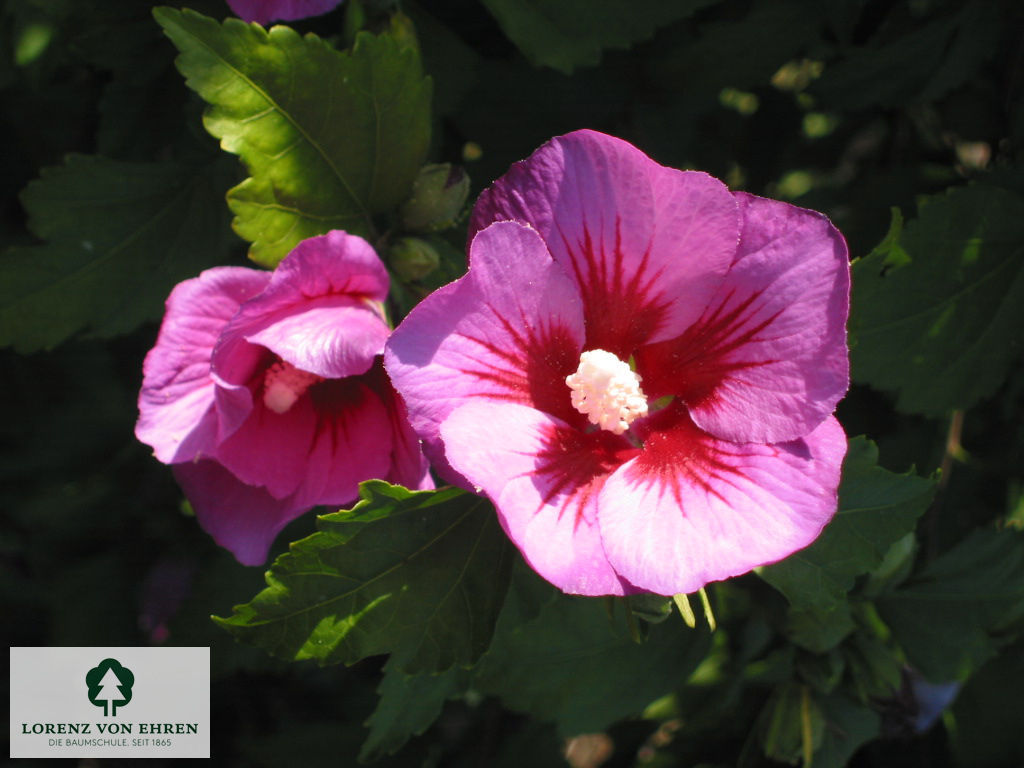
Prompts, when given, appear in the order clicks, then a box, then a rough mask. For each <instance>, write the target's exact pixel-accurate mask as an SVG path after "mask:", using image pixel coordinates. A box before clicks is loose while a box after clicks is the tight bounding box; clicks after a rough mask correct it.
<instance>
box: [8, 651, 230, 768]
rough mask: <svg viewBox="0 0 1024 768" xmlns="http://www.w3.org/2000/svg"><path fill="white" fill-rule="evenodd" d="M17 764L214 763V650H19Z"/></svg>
mask: <svg viewBox="0 0 1024 768" xmlns="http://www.w3.org/2000/svg"><path fill="white" fill-rule="evenodd" d="M10 681H11V708H10V713H11V715H10V716H11V730H10V733H11V742H10V743H11V749H10V756H11V757H12V758H13V757H22V758H33V757H49V758H54V757H65V758H67V757H73V758H79V757H131V758H136V759H138V758H149V757H179V758H190V757H194V758H208V757H209V756H210V649H209V648H208V647H207V648H175V647H152V648H150V647H146V648H135V647H60V648H28V647H12V648H11V678H10Z"/></svg>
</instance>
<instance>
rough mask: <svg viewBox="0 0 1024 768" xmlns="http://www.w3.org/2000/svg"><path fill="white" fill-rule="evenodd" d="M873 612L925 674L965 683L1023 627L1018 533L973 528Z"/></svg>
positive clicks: (1023, 552) (1023, 561) (1023, 538)
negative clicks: (962, 539)
mask: <svg viewBox="0 0 1024 768" xmlns="http://www.w3.org/2000/svg"><path fill="white" fill-rule="evenodd" d="M878 612H879V614H881V616H882V618H883V619H884V620H885V622H886V623H887V624H888V625H889V626H890V628H891V629H892V633H893V636H894V637H895V639H896V640H897V642H899V644H900V645H901V646H902V647H903V649H904V651H906V654H907V658H908V659H909V660H910V662H911V663H912V664H913V665H914V666H915V667H917V668H918V669H919V670H920V671H921V673H922V674H923V675H924V676H925V677H927V678H928V679H929V680H931V681H932V682H935V683H943V682H948V681H950V680H961V679H963V678H964V677H965V676H966V675H967V674H968V673H969V672H970V671H971V670H972V669H974V668H976V667H977V666H978V665H980V664H981V663H982V662H984V661H986V660H987V659H988V658H989V657H991V656H992V655H993V654H994V653H995V652H996V650H997V648H998V647H999V645H1000V643H1001V642H1005V641H1006V639H1012V637H1013V635H1014V634H1015V633H1019V631H1020V630H1021V629H1022V628H1024V534H1022V533H1019V532H1016V531H1012V530H1005V531H996V530H981V531H976V532H975V533H974V534H972V535H971V536H970V537H969V538H967V539H966V540H965V541H963V542H962V543H961V544H959V545H958V546H956V547H954V548H953V549H951V550H950V551H949V552H946V553H945V554H944V555H942V556H941V557H940V558H938V559H937V560H935V561H934V562H932V563H929V565H928V566H927V567H926V568H925V569H924V570H922V571H921V573H919V574H918V575H917V576H916V577H914V578H913V579H912V580H911V581H908V582H907V583H906V584H905V585H904V586H903V587H902V588H901V589H899V590H897V591H895V592H893V593H891V594H889V595H885V596H883V597H881V598H880V599H879V601H878ZM1003 636H1005V637H1003Z"/></svg>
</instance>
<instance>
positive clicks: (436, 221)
mask: <svg viewBox="0 0 1024 768" xmlns="http://www.w3.org/2000/svg"><path fill="white" fill-rule="evenodd" d="M468 194H469V176H467V175H466V172H465V171H463V170H462V168H461V167H459V166H457V165H451V164H450V163H442V164H440V165H424V166H423V167H422V168H420V175H419V176H417V177H416V181H415V182H413V185H412V195H410V197H409V199H408V200H406V201H405V202H404V203H402V206H401V207H400V208H399V209H398V215H399V217H400V219H401V222H402V226H403V227H404V228H405V229H406V230H408V231H409V232H439V231H440V230H442V229H446V228H448V227H450V226H452V224H454V223H455V219H456V218H457V217H458V215H459V212H460V211H462V206H463V205H465V203H466V196H467V195H468Z"/></svg>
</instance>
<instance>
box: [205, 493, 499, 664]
mask: <svg viewBox="0 0 1024 768" xmlns="http://www.w3.org/2000/svg"><path fill="white" fill-rule="evenodd" d="M360 495H361V497H362V499H361V501H360V502H359V503H358V504H356V505H355V506H354V507H353V508H352V509H351V510H350V511H347V512H344V511H343V512H336V513H333V514H330V515H324V516H322V517H320V518H319V526H320V528H321V530H320V531H319V532H317V533H315V534H313V535H312V536H309V537H307V538H305V539H302V540H301V541H297V542H294V543H293V544H292V545H291V547H290V551H289V552H288V553H286V554H284V555H282V556H281V557H279V558H278V559H277V560H276V561H275V562H274V564H273V566H271V568H270V570H269V571H268V572H267V585H268V586H267V588H266V589H264V590H263V591H262V592H260V593H259V594H258V595H256V597H255V598H253V599H252V600H251V601H250V602H249V603H246V604H244V605H239V606H236V607H235V612H234V614H233V615H232V616H231V617H229V618H226V619H216V620H217V621H218V623H220V624H221V626H223V627H224V628H225V629H227V630H229V631H230V632H231V633H232V634H233V635H235V637H236V638H237V639H239V640H243V641H245V642H248V643H251V644H253V645H257V646H259V647H261V648H263V649H265V650H267V651H269V652H270V653H272V654H273V655H275V656H278V657H281V658H284V659H296V660H298V659H316V661H317V662H319V663H320V664H332V663H337V662H342V663H345V664H353V663H355V662H356V661H359V660H360V659H363V658H365V657H367V656H372V655H375V654H383V653H394V654H395V658H394V659H393V662H394V664H395V665H396V668H397V669H400V670H401V671H403V672H407V673H413V672H434V671H440V670H444V669H447V668H449V667H451V666H452V665H453V664H472V663H473V662H474V661H476V660H477V658H478V657H479V656H480V654H482V653H483V652H484V650H485V649H486V648H487V646H488V644H489V643H490V640H491V635H492V632H493V631H494V624H495V621H496V620H497V617H498V612H499V611H500V609H501V605H502V602H503V601H504V597H505V592H506V590H507V586H508V579H509V573H510V569H511V565H512V561H513V556H512V553H513V549H512V545H511V544H510V543H509V541H508V539H507V538H506V537H505V534H504V533H503V532H502V530H501V526H500V525H499V524H498V519H497V516H496V515H495V513H494V510H493V508H492V507H491V506H490V505H489V504H488V503H487V502H486V501H484V500H483V499H481V498H480V497H478V496H473V495H471V494H468V493H465V492H463V491H460V490H458V489H456V488H445V489H442V490H440V491H409V490H407V489H405V488H402V487H400V486H394V485H389V484H388V483H385V482H383V481H380V480H370V481H367V482H365V483H363V484H362V486H360Z"/></svg>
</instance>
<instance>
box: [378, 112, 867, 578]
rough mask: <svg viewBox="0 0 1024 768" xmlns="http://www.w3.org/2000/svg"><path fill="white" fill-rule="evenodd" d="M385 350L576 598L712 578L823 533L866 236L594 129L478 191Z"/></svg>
mask: <svg viewBox="0 0 1024 768" xmlns="http://www.w3.org/2000/svg"><path fill="white" fill-rule="evenodd" d="M471 237H472V241H471V245H470V262H469V263H470V268H469V272H468V274H467V275H466V276H464V277H463V278H461V279H460V280H457V281H456V282H454V283H451V284H450V285H447V286H445V287H444V288H442V289H440V290H439V291H437V292H436V293H434V294H433V295H431V296H428V297H427V298H426V299H425V300H424V301H423V302H422V303H421V304H420V305H419V306H417V307H416V308H415V309H414V310H413V311H412V312H411V313H410V314H409V316H408V317H407V318H406V319H405V321H404V322H403V323H402V324H401V325H400V326H399V328H398V329H397V330H396V331H395V332H394V334H393V335H392V337H391V339H390V340H389V341H388V344H387V347H386V350H385V357H384V360H385V367H386V368H387V370H388V373H389V374H390V375H391V377H392V381H393V382H394V384H395V386H396V388H397V389H398V391H399V392H400V393H401V394H402V396H403V397H404V399H405V401H406V404H407V406H408V408H409V415H410V419H411V422H412V425H413V427H414V429H415V430H416V431H417V433H418V434H419V435H420V436H421V437H422V438H423V440H424V442H425V445H426V449H427V450H428V452H429V455H431V457H432V458H434V460H435V461H436V462H437V464H438V466H439V467H440V468H441V471H442V472H443V473H445V474H446V476H447V477H448V478H449V479H452V480H453V481H454V482H457V483H460V484H462V485H465V486H467V487H473V488H475V489H476V490H477V491H480V492H483V493H485V494H486V495H487V496H488V497H490V499H491V500H492V501H493V502H494V504H495V506H496V508H497V510H498V514H499V516H500V519H501V522H502V525H503V526H504V528H505V530H506V532H507V533H508V535H509V536H510V538H511V539H512V540H513V541H514V542H515V543H516V545H517V546H518V547H519V549H520V550H521V552H522V553H523V555H524V557H525V558H526V560H527V561H528V562H529V564H530V565H531V566H532V567H533V568H534V570H536V571H537V572H538V573H539V574H541V575H542V576H543V577H545V578H546V579H548V580H549V581H550V582H552V583H553V584H555V585H556V586H558V587H559V588H561V589H562V590H564V591H566V592H570V593H576V594H584V595H621V594H626V593H630V592H635V591H646V592H653V593H657V594H663V595H672V594H678V593H686V592H693V591H694V590H696V589H698V588H700V587H701V586H703V585H704V584H706V583H707V582H709V581H714V580H718V579H724V578H727V577H730V576H734V575H737V574H740V573H744V572H746V571H749V570H750V569H751V568H754V567H756V566H758V565H762V564H765V563H770V562H773V561H776V560H779V559H781V558H783V557H785V556H786V555H788V554H790V553H792V552H794V551H796V550H798V549H800V548H802V547H804V546H806V545H807V544H809V543H810V542H811V541H813V540H814V538H815V537H816V536H817V535H818V534H819V532H820V531H821V529H822V528H823V527H824V525H825V524H826V523H827V522H828V521H829V519H831V517H832V515H833V514H834V513H835V510H836V491H837V487H838V483H839V470H840V465H841V464H842V460H843V456H844V455H845V452H846V440H845V436H844V434H843V430H842V428H841V427H840V426H839V424H838V422H837V421H836V420H835V418H834V417H833V416H832V412H833V410H834V409H835V406H836V403H837V402H838V401H839V399H840V398H841V397H842V396H843V394H844V393H845V391H846V388H847V385H848V354H847V348H846V334H845V322H846V316H847V313H848V306H849V264H848V259H847V249H846V245H845V243H844V241H843V238H842V236H841V235H840V234H839V232H838V231H837V230H836V229H835V228H834V227H833V226H832V225H831V224H830V223H829V221H828V219H826V218H825V217H824V216H822V215H821V214H818V213H815V212H813V211H807V210H803V209H801V208H796V207H794V206H792V205H787V204H785V203H780V202H776V201H773V200H766V199H763V198H759V197H755V196H753V195H748V194H744V193H732V192H730V191H729V190H728V189H727V188H726V187H725V185H723V184H722V183H721V182H719V181H717V180H716V179H714V178H712V177H710V176H708V175H706V174H703V173H696V172H685V171H678V170H674V169H671V168H665V167H663V166H660V165H658V164H657V163H655V162H653V161H652V160H650V159H649V158H648V157H646V156H645V155H644V154H643V153H641V152H640V151H639V150H637V149H636V148H635V147H633V146H631V145H629V144H627V143H626V142H624V141H621V140H619V139H615V138H612V137H610V136H605V135H602V134H599V133H594V132H592V131H579V132H576V133H572V134H569V135H567V136H563V137H560V138H556V139H554V140H552V141H551V142H550V143H548V144H546V145H545V146H543V147H541V148H540V149H539V150H538V151H537V152H536V153H534V155H533V156H532V157H530V158H529V159H527V160H525V161H523V162H521V163H517V164H516V165H515V166H513V167H512V169H511V170H510V171H509V172H508V173H507V174H506V175H505V176H503V177H502V178H501V179H499V180H498V181H497V182H496V183H495V184H494V185H493V186H492V187H491V188H490V189H489V190H487V191H486V192H485V193H484V194H483V195H482V196H481V198H480V200H479V201H478V202H477V205H476V208H475V210H474V213H473V219H472V224H471Z"/></svg>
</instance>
